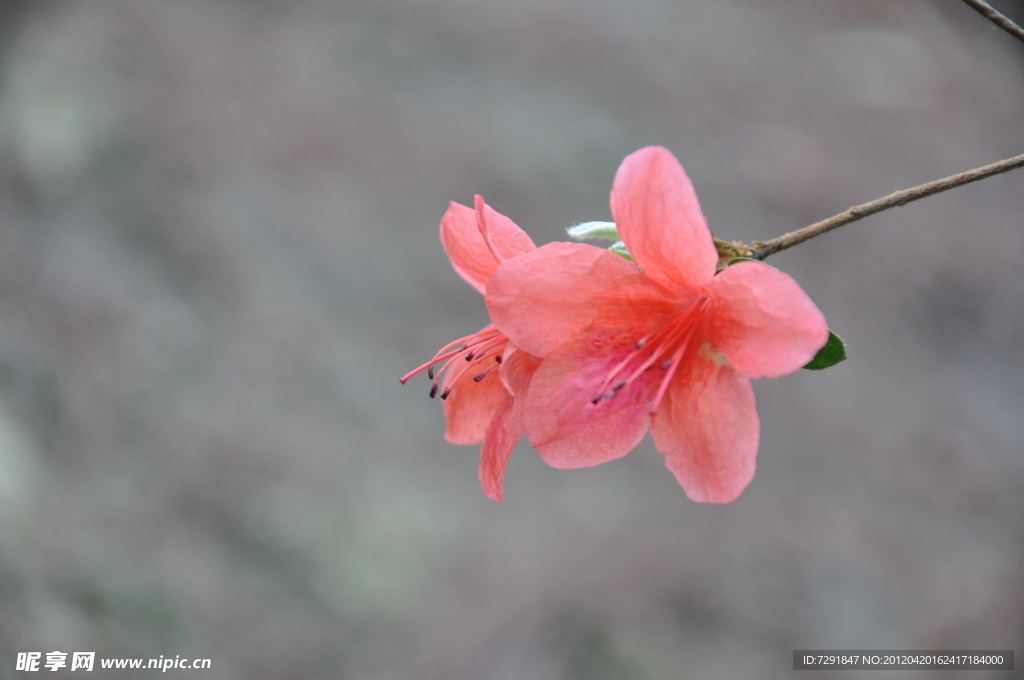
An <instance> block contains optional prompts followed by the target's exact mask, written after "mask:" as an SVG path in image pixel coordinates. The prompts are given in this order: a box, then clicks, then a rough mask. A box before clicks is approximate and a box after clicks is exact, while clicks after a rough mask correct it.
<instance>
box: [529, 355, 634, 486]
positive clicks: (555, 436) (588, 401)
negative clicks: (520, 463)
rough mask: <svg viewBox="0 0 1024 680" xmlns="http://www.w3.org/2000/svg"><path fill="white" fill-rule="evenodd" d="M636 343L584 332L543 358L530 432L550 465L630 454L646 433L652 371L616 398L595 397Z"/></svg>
mask: <svg viewBox="0 0 1024 680" xmlns="http://www.w3.org/2000/svg"><path fill="white" fill-rule="evenodd" d="M631 349H632V347H623V348H620V349H614V348H608V347H602V345H601V343H600V342H595V340H594V339H592V338H582V339H579V340H576V341H574V342H571V343H568V344H566V345H563V346H562V347H559V348H558V349H557V350H555V351H554V352H552V353H551V354H550V355H549V356H548V357H547V358H546V359H544V361H543V362H542V363H541V365H540V368H538V369H537V372H536V373H535V374H534V376H533V380H532V381H531V382H530V390H529V392H528V393H527V395H526V407H525V416H526V432H527V434H528V435H529V437H530V443H531V444H532V445H533V446H534V447H535V448H536V449H537V450H538V451H539V452H540V455H541V457H542V458H543V459H544V461H545V462H547V464H548V465H551V466H552V467H556V468H579V467H589V466H592V465H600V464H601V463H606V462H608V461H610V460H615V459H616V458H621V457H622V456H625V455H626V454H627V453H629V451H630V450H631V449H632V448H633V447H634V446H636V445H637V444H638V443H639V442H640V440H641V439H643V437H644V433H645V432H647V426H648V423H649V422H650V416H649V415H648V409H649V405H648V402H649V401H650V399H651V393H652V392H653V386H652V384H651V381H650V380H649V374H643V375H642V376H641V377H640V378H638V379H637V380H635V381H634V382H633V383H631V384H630V385H628V386H627V387H625V388H624V389H622V390H620V391H619V393H618V395H617V396H615V397H614V398H612V399H601V400H600V401H599V402H598V403H597V404H594V403H592V402H593V400H594V397H595V396H597V395H598V394H599V393H600V392H601V391H602V389H601V385H602V382H603V380H604V378H605V376H607V375H608V374H609V372H611V370H612V369H613V368H615V366H617V365H618V363H619V361H620V360H621V359H622V358H623V357H625V356H626V355H627V354H629V352H630V350H631ZM611 387H612V386H611V385H609V386H607V387H606V388H605V390H604V391H605V392H610V391H611Z"/></svg>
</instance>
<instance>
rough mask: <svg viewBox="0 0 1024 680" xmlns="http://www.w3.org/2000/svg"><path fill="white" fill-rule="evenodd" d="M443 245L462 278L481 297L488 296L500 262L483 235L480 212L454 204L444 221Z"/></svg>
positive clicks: (442, 229)
mask: <svg viewBox="0 0 1024 680" xmlns="http://www.w3.org/2000/svg"><path fill="white" fill-rule="evenodd" d="M441 245H442V246H444V252H446V253H447V254H448V259H449V260H451V262H452V267H453V268H454V269H455V271H456V272H458V274H459V276H461V277H462V278H463V279H464V280H465V281H466V283H468V284H469V285H471V286H473V287H474V288H476V289H477V290H478V291H480V294H481V295H482V294H484V293H486V292H487V280H488V279H490V278H491V274H493V273H494V270H495V269H497V268H498V260H497V259H495V257H494V255H493V254H492V253H491V250H490V248H488V247H487V243H486V242H485V241H484V237H483V235H482V234H481V233H480V226H479V224H478V221H477V216H476V211H474V210H473V209H472V208H467V207H466V206H464V205H459V204H458V203H455V202H454V201H453V202H452V203H451V204H450V205H449V206H448V210H447V211H446V212H445V214H444V217H442V218H441Z"/></svg>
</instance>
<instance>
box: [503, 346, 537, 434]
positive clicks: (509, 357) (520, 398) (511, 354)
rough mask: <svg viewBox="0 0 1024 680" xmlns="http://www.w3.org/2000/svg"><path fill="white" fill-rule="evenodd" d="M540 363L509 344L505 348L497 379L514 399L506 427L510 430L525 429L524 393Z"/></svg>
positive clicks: (530, 355) (535, 358)
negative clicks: (498, 378)
mask: <svg viewBox="0 0 1024 680" xmlns="http://www.w3.org/2000/svg"><path fill="white" fill-rule="evenodd" d="M540 362H541V359H540V358H539V357H535V356H533V355H532V354H528V353H526V352H524V351H523V350H521V349H518V348H517V347H516V346H515V345H513V344H512V343H511V342H510V343H508V345H507V346H506V347H505V354H504V355H503V357H502V362H501V368H500V369H499V377H500V378H501V382H502V383H504V385H505V389H506V390H508V393H509V394H511V395H512V396H513V398H514V399H515V401H514V403H513V404H512V412H511V414H510V415H509V424H508V427H509V428H510V429H513V430H519V431H523V430H524V429H525V425H524V422H525V421H524V415H523V410H524V405H525V404H526V393H527V390H529V388H530V383H531V381H532V380H533V374H534V373H535V372H536V371H537V368H538V367H539V366H540Z"/></svg>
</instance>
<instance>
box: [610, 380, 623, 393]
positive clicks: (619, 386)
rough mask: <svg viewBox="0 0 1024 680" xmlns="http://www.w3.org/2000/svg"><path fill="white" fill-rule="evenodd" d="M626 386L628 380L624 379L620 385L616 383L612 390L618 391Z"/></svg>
mask: <svg viewBox="0 0 1024 680" xmlns="http://www.w3.org/2000/svg"><path fill="white" fill-rule="evenodd" d="M625 386H626V381H625V380H623V381H622V382H620V383H619V384H618V385H616V386H615V387H613V388H612V392H618V391H619V390H621V389H622V388H623V387H625Z"/></svg>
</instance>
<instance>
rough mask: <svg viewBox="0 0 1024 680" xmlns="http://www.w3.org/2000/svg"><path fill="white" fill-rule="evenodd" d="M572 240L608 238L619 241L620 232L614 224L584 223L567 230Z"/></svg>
mask: <svg viewBox="0 0 1024 680" xmlns="http://www.w3.org/2000/svg"><path fill="white" fill-rule="evenodd" d="M565 231H566V232H568V234H569V236H571V237H572V238H574V239H576V240H578V241H582V240H584V239H588V238H607V239H611V240H613V241H618V240H619V230H618V229H617V228H616V227H615V223H614V222H584V223H583V224H577V225H576V226H575V227H569V228H568V229H566V230H565Z"/></svg>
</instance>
